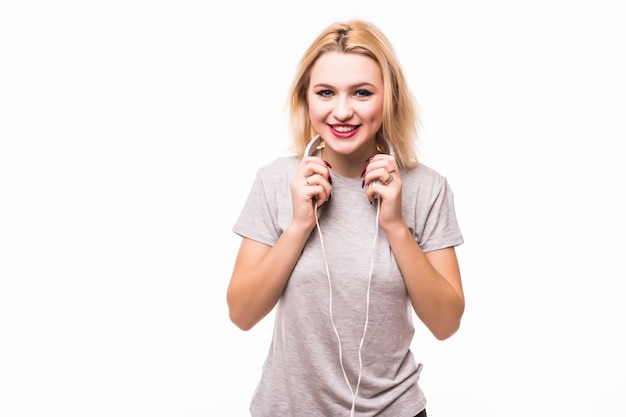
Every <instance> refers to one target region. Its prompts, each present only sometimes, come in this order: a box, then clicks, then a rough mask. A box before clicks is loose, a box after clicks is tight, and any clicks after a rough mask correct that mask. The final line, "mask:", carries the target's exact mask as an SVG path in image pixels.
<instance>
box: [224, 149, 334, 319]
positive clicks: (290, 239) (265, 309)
mask: <svg viewBox="0 0 626 417" xmlns="http://www.w3.org/2000/svg"><path fill="white" fill-rule="evenodd" d="M329 178H330V172H329V170H328V166H327V165H326V164H325V163H324V161H323V160H322V159H321V158H318V157H305V158H303V160H302V162H301V163H300V166H299V167H298V171H297V173H296V174H295V175H294V177H293V178H292V179H291V180H290V191H291V199H292V206H293V219H292V221H291V224H290V225H289V227H287V228H286V229H285V231H284V232H283V233H282V234H281V236H280V237H279V239H278V240H277V241H276V243H275V244H274V246H269V245H266V244H263V243H259V242H257V241H254V240H252V239H248V238H244V239H243V241H242V242H241V246H240V247H239V252H238V254H237V259H236V260H235V267H234V268H233V274H232V276H231V279H230V283H229V285H228V290H227V293H226V300H227V302H228V308H229V314H230V319H231V320H232V322H233V323H235V324H236V325H237V326H238V327H239V328H241V329H242V330H249V329H251V328H252V327H253V326H254V325H255V324H257V323H258V322H259V321H260V320H261V319H262V318H263V317H265V316H266V315H267V314H268V313H269V312H270V311H272V309H273V308H274V306H275V305H276V303H277V302H278V299H279V298H280V296H281V294H282V293H283V290H284V289H285V285H287V282H288V281H289V276H290V275H291V272H292V271H293V268H294V266H295V265H296V262H297V261H298V258H299V257H300V254H301V253H302V249H303V248H304V245H305V243H306V241H307V239H308V238H309V235H310V234H311V230H312V229H313V227H314V226H315V216H316V214H315V208H316V207H317V209H318V210H319V209H320V207H321V206H322V205H323V204H324V203H325V202H326V201H328V199H330V196H331V192H332V187H331V185H330V182H329Z"/></svg>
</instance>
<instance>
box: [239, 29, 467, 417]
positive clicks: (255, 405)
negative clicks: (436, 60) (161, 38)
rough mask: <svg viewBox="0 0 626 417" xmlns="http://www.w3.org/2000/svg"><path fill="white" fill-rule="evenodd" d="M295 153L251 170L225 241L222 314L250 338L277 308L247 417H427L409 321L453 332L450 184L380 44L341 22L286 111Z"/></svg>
mask: <svg viewBox="0 0 626 417" xmlns="http://www.w3.org/2000/svg"><path fill="white" fill-rule="evenodd" d="M290 105H291V116H292V117H291V118H292V126H293V129H294V137H295V147H296V155H295V156H293V157H281V158H278V159H277V160H275V161H273V162H272V163H270V164H268V165H266V166H263V167H261V168H260V169H259V171H258V174H257V177H256V179H255V181H254V184H253V186H252V190H251V192H250V194H249V197H248V200H247V202H246V204H245V205H244V207H243V210H242V212H241V214H240V217H239V219H238V220H237V222H236V224H235V226H234V228H233V231H234V232H235V233H237V234H239V235H240V236H242V242H241V247H240V249H239V253H238V255H237V259H236V262H235V266H234V268H233V273H232V277H231V281H230V283H229V287H228V292H227V301H228V305H229V309H230V318H231V320H232V321H233V322H234V323H235V324H236V325H237V326H239V327H240V328H241V329H243V330H248V329H250V328H252V327H253V326H254V325H255V324H256V323H258V322H259V321H260V320H261V319H263V318H264V317H265V316H266V315H267V314H268V313H270V312H271V311H272V310H273V309H276V311H275V325H274V334H273V339H272V344H271V347H270V349H269V352H268V355H267V359H266V361H265V363H264V366H263V371H262V375H261V380H260V382H259V384H258V387H257V389H256V391H255V393H254V396H253V399H252V402H251V406H250V411H251V415H252V416H263V417H268V416H271V417H275V416H281V417H282V416H292V417H301V416H332V417H337V416H349V415H358V416H390V417H402V416H406V417H412V416H416V415H419V416H426V411H425V407H426V399H425V396H424V394H423V392H422V390H421V389H420V387H419V385H418V379H419V376H420V371H421V364H420V363H418V362H416V361H415V359H414V357H413V354H412V352H411V350H410V345H411V341H412V338H413V334H414V327H413V322H412V317H413V316H412V311H411V308H412V309H413V311H415V313H416V315H417V317H419V319H420V320H421V321H422V322H423V323H424V324H425V325H426V326H427V327H428V329H430V331H431V332H432V334H433V335H434V336H435V337H436V338H437V339H441V340H443V339H446V338H448V337H450V336H451V335H453V334H454V333H455V332H456V331H457V329H458V328H459V325H460V321H461V317H462V315H463V311H464V307H465V300H464V295H463V288H462V284H461V274H460V271H459V266H458V262H457V258H456V254H455V249H454V248H455V246H457V245H459V244H461V243H463V238H462V235H461V232H460V230H459V226H458V224H457V220H456V215H455V209H454V201H453V194H452V191H451V189H450V187H449V185H448V182H447V180H446V179H445V178H444V177H443V176H441V175H440V174H438V173H437V172H436V171H434V170H433V169H431V168H429V167H427V166H425V165H423V164H420V163H418V161H417V157H416V154H415V140H416V139H417V127H418V118H417V114H416V109H415V104H414V101H413V98H412V94H411V92H410V90H409V88H408V86H407V84H406V80H405V77H404V75H403V73H402V70H401V67H400V65H399V63H398V61H397V58H396V56H395V53H394V51H393V48H392V46H391V44H390V43H389V41H388V39H387V38H386V37H385V36H384V34H383V33H382V32H381V31H380V30H379V29H378V28H377V27H376V26H374V25H372V24H371V23H369V22H364V21H360V20H354V21H349V22H345V23H336V24H333V25H331V26H330V27H328V28H327V29H326V30H324V31H323V32H322V33H321V34H320V35H319V36H318V37H317V39H315V41H314V42H313V43H312V44H311V46H310V47H309V49H308V50H307V51H306V52H305V54H304V56H303V58H302V60H301V63H300V67H299V70H298V72H297V74H296V77H295V80H294V84H293V89H292V93H291V98H290Z"/></svg>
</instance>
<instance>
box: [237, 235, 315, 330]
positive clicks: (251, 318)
mask: <svg viewBox="0 0 626 417" xmlns="http://www.w3.org/2000/svg"><path fill="white" fill-rule="evenodd" d="M294 229H295V228H294V227H290V228H287V230H285V232H284V233H283V234H282V235H281V237H280V239H278V241H277V242H276V244H275V245H274V246H268V245H265V244H263V243H259V242H256V241H254V240H251V239H248V238H243V240H242V242H241V246H240V247H239V252H238V254H237V259H236V260H235V267H234V268H233V274H232V276H231V279H230V283H229V285H228V290H227V293H226V300H227V302H228V308H229V314H230V319H231V321H232V322H233V323H235V324H236V325H237V326H238V327H239V328H240V329H242V330H250V329H251V328H252V327H254V325H255V324H257V323H258V322H259V321H260V320H261V319H262V318H263V317H265V316H266V315H267V314H268V313H269V312H270V311H272V309H273V308H274V306H275V305H276V303H277V302H278V299H279V298H280V296H281V294H282V293H283V289H284V288H285V285H287V281H288V280H289V276H290V275H291V271H292V270H293V267H294V266H295V264H296V262H297V260H298V257H299V256H300V253H301V252H302V249H303V247H304V244H305V242H306V240H307V238H308V236H309V234H310V230H299V231H297V230H294Z"/></svg>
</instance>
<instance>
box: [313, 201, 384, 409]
mask: <svg viewBox="0 0 626 417" xmlns="http://www.w3.org/2000/svg"><path fill="white" fill-rule="evenodd" d="M376 204H377V207H376V225H375V226H376V227H375V230H376V232H375V234H374V240H373V242H372V252H371V256H370V271H369V278H368V281H367V294H366V304H365V306H366V308H365V324H364V326H363V336H362V337H361V342H360V343H359V377H358V379H357V383H356V388H355V389H354V390H353V389H352V384H351V383H350V380H349V379H348V375H347V374H346V370H345V368H344V366H343V355H342V350H341V338H340V337H339V332H338V331H337V326H335V320H334V319H333V287H332V280H331V278H330V269H329V268H328V261H327V260H326V250H325V249H324V239H323V237H322V228H321V227H320V223H319V216H318V213H317V205H315V224H316V226H317V232H318V234H319V238H320V245H321V248H322V257H323V258H324V266H325V267H326V276H327V277H328V291H329V294H328V300H329V301H328V303H329V307H328V308H329V313H330V322H331V324H332V326H333V330H334V332H335V336H337V343H338V345H339V364H340V365H341V372H342V373H343V377H344V379H345V380H346V384H347V385H348V388H349V389H350V393H351V394H352V407H351V409H350V417H354V410H355V407H356V398H357V395H358V393H359V387H360V385H361V376H362V374H363V360H362V357H361V350H362V348H363V343H364V342H365V334H366V333H367V324H368V322H369V310H370V287H371V283H372V275H373V272H374V251H375V249H376V242H377V240H378V219H379V215H380V197H379V198H377V199H376Z"/></svg>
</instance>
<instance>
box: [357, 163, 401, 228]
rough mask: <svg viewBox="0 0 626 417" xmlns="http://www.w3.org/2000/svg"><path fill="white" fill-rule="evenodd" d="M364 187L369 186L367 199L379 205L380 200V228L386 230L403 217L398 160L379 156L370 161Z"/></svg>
mask: <svg viewBox="0 0 626 417" xmlns="http://www.w3.org/2000/svg"><path fill="white" fill-rule="evenodd" d="M363 185H364V186H367V187H368V189H367V198H368V199H369V200H370V203H372V204H377V201H376V198H380V203H381V204H380V215H379V223H380V227H382V228H383V229H386V228H387V227H388V226H390V225H392V224H394V223H396V222H404V219H403V217H402V177H401V176H400V172H399V171H398V168H397V164H396V159H395V158H394V157H393V156H391V155H386V154H377V155H374V156H372V157H371V158H370V159H369V162H368V164H367V166H366V167H365V171H364V174H363Z"/></svg>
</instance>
